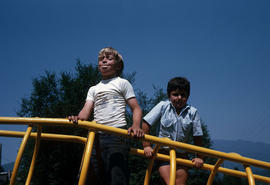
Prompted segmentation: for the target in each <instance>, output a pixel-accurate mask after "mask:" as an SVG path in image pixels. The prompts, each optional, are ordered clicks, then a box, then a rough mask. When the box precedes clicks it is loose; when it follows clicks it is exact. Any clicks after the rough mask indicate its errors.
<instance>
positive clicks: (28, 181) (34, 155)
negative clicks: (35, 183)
mask: <svg viewBox="0 0 270 185" xmlns="http://www.w3.org/2000/svg"><path fill="white" fill-rule="evenodd" d="M41 130H42V129H41V126H40V125H39V126H38V130H37V138H36V144H35V148H34V153H33V157H32V162H31V165H30V169H29V172H28V176H27V179H26V183H25V185H29V184H30V182H31V179H32V176H33V173H34V168H35V163H36V159H37V155H38V149H39V144H40V135H41Z"/></svg>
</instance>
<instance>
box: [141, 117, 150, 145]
mask: <svg viewBox="0 0 270 185" xmlns="http://www.w3.org/2000/svg"><path fill="white" fill-rule="evenodd" d="M142 130H143V132H144V133H145V134H149V132H150V126H149V125H148V124H147V123H146V122H145V121H144V120H143V121H142ZM147 146H151V143H150V142H148V141H143V147H144V148H145V147H147Z"/></svg>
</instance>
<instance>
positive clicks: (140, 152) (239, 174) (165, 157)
mask: <svg viewBox="0 0 270 185" xmlns="http://www.w3.org/2000/svg"><path fill="white" fill-rule="evenodd" d="M130 152H131V153H132V154H134V155H139V156H144V151H143V150H141V149H137V148H132V149H131V151H130ZM156 159H157V160H166V161H170V157H169V156H168V155H164V154H160V153H157V155H156ZM176 162H177V164H181V165H183V166H188V167H194V164H193V163H192V162H191V161H190V160H187V159H181V158H176ZM201 169H203V170H210V171H211V170H213V169H214V166H213V165H210V164H203V166H202V168H201ZM218 172H221V173H224V174H227V175H231V176H236V177H244V178H247V174H246V173H245V172H242V171H238V170H232V169H228V168H222V167H219V168H218ZM253 176H254V178H255V179H256V180H259V181H262V182H266V183H270V177H265V176H260V175H255V174H254V175H253Z"/></svg>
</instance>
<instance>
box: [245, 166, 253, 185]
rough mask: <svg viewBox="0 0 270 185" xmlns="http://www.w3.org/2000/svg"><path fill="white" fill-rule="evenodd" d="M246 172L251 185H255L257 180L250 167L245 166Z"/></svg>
mask: <svg viewBox="0 0 270 185" xmlns="http://www.w3.org/2000/svg"><path fill="white" fill-rule="evenodd" d="M245 170H246V172H247V177H248V183H249V185H255V180H254V176H253V173H252V170H251V168H250V167H249V166H245Z"/></svg>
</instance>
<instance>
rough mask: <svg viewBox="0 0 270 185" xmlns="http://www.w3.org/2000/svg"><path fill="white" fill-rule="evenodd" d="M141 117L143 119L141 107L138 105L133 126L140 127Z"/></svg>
mask: <svg viewBox="0 0 270 185" xmlns="http://www.w3.org/2000/svg"><path fill="white" fill-rule="evenodd" d="M141 119H142V111H141V109H140V107H137V108H135V109H134V110H133V125H132V126H135V127H139V128H140V127H141V126H140V123H141Z"/></svg>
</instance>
